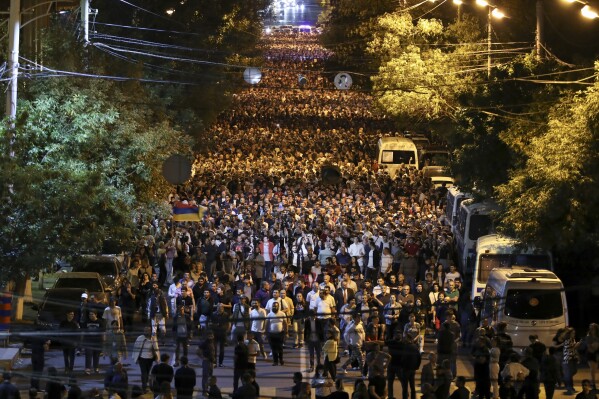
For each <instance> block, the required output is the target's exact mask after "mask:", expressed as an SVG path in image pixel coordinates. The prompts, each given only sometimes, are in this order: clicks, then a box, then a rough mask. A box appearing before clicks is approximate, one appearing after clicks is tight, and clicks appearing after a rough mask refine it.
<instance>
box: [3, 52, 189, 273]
mask: <svg viewBox="0 0 599 399" xmlns="http://www.w3.org/2000/svg"><path fill="white" fill-rule="evenodd" d="M71 44H72V45H73V47H72V48H77V46H76V45H74V44H73V43H71ZM60 49H62V47H54V48H52V47H50V48H48V53H47V55H48V57H49V59H54V60H55V61H56V62H58V61H57V58H53V57H54V55H56V53H54V52H55V51H57V50H60ZM71 51H76V50H71ZM78 51H81V49H79V50H78ZM65 58H70V57H68V56H67V57H65ZM74 58H75V57H73V59H74ZM90 72H91V73H92V74H93V73H94V72H97V71H94V70H90ZM127 88H128V87H127V86H126V85H125V84H123V83H119V82H111V81H100V80H95V79H86V78H67V79H65V78H57V77H46V78H45V79H37V80H35V81H32V82H29V83H28V84H27V85H26V87H24V88H23V90H22V91H21V93H22V95H23V97H22V98H23V99H22V100H21V101H20V102H19V106H18V110H19V114H18V119H17V123H16V129H15V131H14V136H12V137H14V142H12V140H11V136H10V135H9V134H7V131H6V129H7V128H6V127H5V125H3V127H2V132H1V137H2V139H1V141H0V170H1V172H0V184H1V187H2V199H3V201H1V203H0V214H1V215H2V220H5V221H6V223H3V224H2V225H1V226H0V229H1V232H0V264H2V266H3V269H2V270H3V274H2V279H3V280H5V281H6V280H7V279H18V278H19V277H22V276H24V275H25V274H26V273H32V272H36V271H38V270H40V269H42V268H45V267H47V266H49V265H51V264H52V263H53V261H54V260H55V259H57V258H59V257H70V256H73V255H75V254H78V253H81V252H96V251H99V250H100V249H101V247H102V244H103V242H104V241H105V240H107V239H112V240H117V241H118V240H120V241H127V240H130V239H131V238H132V237H134V236H135V226H134V224H133V222H132V220H133V214H134V211H135V210H136V209H138V208H144V209H146V208H148V207H151V206H156V205H158V206H159V205H160V204H163V198H166V194H167V192H168V191H169V187H168V184H167V183H166V181H165V180H164V179H163V178H162V177H161V166H162V162H163V160H164V159H166V158H167V157H168V156H169V155H171V154H172V153H183V154H190V153H191V140H190V138H189V137H188V136H186V135H185V134H183V133H182V132H180V131H178V130H176V129H174V128H173V127H172V125H171V124H170V123H169V121H168V120H167V119H165V118H164V115H163V114H161V113H157V112H155V111H154V110H152V109H151V108H146V107H139V106H138V105H137V102H138V101H139V100H138V96H139V97H143V96H144V94H148V93H147V92H144V90H143V88H140V87H138V88H137V92H135V93H134V95H131V94H132V93H130V92H127V90H126V89H127ZM148 96H149V97H150V96H151V95H149V94H148ZM11 152H14V156H11V155H10V154H11Z"/></svg>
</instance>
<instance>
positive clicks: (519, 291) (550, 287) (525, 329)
mask: <svg viewBox="0 0 599 399" xmlns="http://www.w3.org/2000/svg"><path fill="white" fill-rule="evenodd" d="M483 320H487V321H488V323H489V325H491V326H495V325H496V324H497V323H500V322H505V323H506V324H507V330H506V332H507V333H508V334H509V335H510V336H511V337H512V341H513V343H514V347H525V346H528V345H529V344H530V341H529V339H528V336H529V335H531V334H536V335H538V336H539V340H540V341H541V342H543V343H544V344H545V345H547V346H550V345H551V341H552V339H553V337H554V336H555V333H556V332H557V330H559V329H560V328H564V327H566V326H567V325H568V305H567V303H566V293H565V292H564V285H563V284H562V282H561V280H560V279H559V278H558V277H557V276H556V275H555V274H554V273H553V272H551V271H549V270H540V269H531V268H524V267H514V268H510V269H494V270H492V271H491V273H490V274H489V279H488V281H487V285H486V287H485V292H484V295H483V298H482V304H481V309H480V321H481V325H482V322H483Z"/></svg>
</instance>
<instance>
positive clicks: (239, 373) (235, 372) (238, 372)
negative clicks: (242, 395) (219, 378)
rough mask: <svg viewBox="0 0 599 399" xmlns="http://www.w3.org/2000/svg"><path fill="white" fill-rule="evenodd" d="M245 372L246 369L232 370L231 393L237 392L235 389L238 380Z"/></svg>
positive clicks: (237, 385)
mask: <svg viewBox="0 0 599 399" xmlns="http://www.w3.org/2000/svg"><path fill="white" fill-rule="evenodd" d="M246 372H247V369H246V368H237V367H235V368H234V369H233V392H235V391H237V388H238V387H239V380H240V379H241V377H242V376H243V375H244V374H245V373H246Z"/></svg>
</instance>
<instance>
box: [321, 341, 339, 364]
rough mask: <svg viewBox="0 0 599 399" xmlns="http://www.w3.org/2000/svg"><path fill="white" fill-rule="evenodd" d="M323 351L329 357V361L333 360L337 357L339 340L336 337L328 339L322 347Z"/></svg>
mask: <svg viewBox="0 0 599 399" xmlns="http://www.w3.org/2000/svg"><path fill="white" fill-rule="evenodd" d="M322 351H323V352H324V354H325V356H328V357H329V361H330V362H332V361H334V360H335V359H337V354H338V352H337V341H335V340H334V339H328V340H327V342H325V343H324V346H323V347H322Z"/></svg>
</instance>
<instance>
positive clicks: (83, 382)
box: [13, 326, 589, 398]
mask: <svg viewBox="0 0 599 399" xmlns="http://www.w3.org/2000/svg"><path fill="white" fill-rule="evenodd" d="M140 327H141V326H140ZM135 337H136V334H133V335H131V336H129V337H128V346H129V348H131V347H132V345H133V342H134V340H135ZM197 342H198V341H197V340H196V339H194V340H193V341H192V344H191V345H190V348H189V358H190V365H191V366H192V367H194V368H195V370H196V373H197V375H198V379H197V384H198V385H199V384H200V382H201V361H200V360H199V358H198V356H197V355H196V353H195V352H196V347H197ZM291 343H292V342H291V341H288V345H287V346H288V347H287V348H286V349H285V351H284V352H285V365H284V366H276V367H275V366H273V365H272V360H271V359H268V360H265V359H259V360H258V364H257V368H256V373H257V382H258V384H259V385H260V387H261V396H262V397H269V398H275V397H280V398H289V397H291V386H292V385H293V382H292V376H293V373H294V372H296V371H301V372H302V373H303V375H304V378H305V379H307V380H309V379H310V378H311V376H312V374H311V373H309V372H308V367H309V355H308V351H307V350H306V349H305V348H304V349H292V348H291V346H290V344H291ZM434 347H435V345H434V342H432V340H427V342H426V344H425V351H432V350H434ZM267 349H268V345H267ZM174 350H175V346H174V343H173V341H171V342H169V341H168V340H167V342H166V345H164V346H161V351H162V353H169V354H170V355H171V358H172V357H174ZM130 352H131V351H130ZM461 352H462V353H460V355H459V357H458V375H462V376H465V377H466V378H467V379H468V384H467V386H468V387H469V388H470V389H471V391H472V390H473V389H474V382H473V381H472V376H473V372H472V365H471V362H470V357H469V356H468V354H467V351H466V350H461ZM46 355H47V357H46V367H48V366H54V367H56V368H57V369H58V370H59V372H62V371H63V370H64V363H63V358H62V351H61V350H60V348H52V349H51V350H50V351H48V352H47V354H46ZM343 361H344V359H343V358H342V362H343ZM84 362H85V356H84V355H83V353H82V354H81V355H80V356H77V358H76V360H75V371H74V377H75V378H76V380H77V382H78V384H79V386H80V387H81V389H82V390H83V391H87V390H89V389H91V388H93V387H100V388H101V387H102V385H103V373H104V371H105V370H106V368H107V366H108V359H107V358H101V359H100V364H101V366H100V368H101V370H100V373H99V374H93V373H92V375H90V376H87V375H85V373H84V366H85V364H84ZM425 363H426V360H423V364H425ZM125 364H126V365H127V366H126V370H127V372H128V375H129V383H130V386H132V385H140V381H141V380H140V371H139V368H138V366H137V365H136V364H134V361H133V360H131V358H129V359H127V361H126V362H125ZM30 371H31V361H30V353H29V351H28V349H27V348H25V349H24V350H22V352H21V356H20V359H19V361H18V362H17V363H16V364H15V367H14V375H15V377H14V378H13V382H15V383H16V384H17V386H18V387H19V388H20V389H21V390H27V389H28V388H29V377H30ZM214 375H215V376H216V377H217V379H218V383H217V384H218V386H219V387H220V388H221V390H222V391H223V393H231V391H232V386H233V346H232V345H230V346H228V347H226V350H225V361H224V367H223V368H215V369H214ZM588 376H589V370H588V368H582V369H581V370H580V371H579V372H578V374H577V375H576V377H575V381H576V386H577V390H580V381H581V380H582V379H583V378H588ZM338 377H342V378H344V379H345V382H346V390H348V391H351V388H352V387H353V382H354V380H355V379H356V378H360V373H359V372H357V371H349V372H348V374H346V375H343V374H338ZM63 378H64V381H65V383H66V382H67V381H68V377H66V376H64V377H63ZM416 378H417V379H416V381H417V388H418V389H419V373H417V377H416ZM196 389H197V386H196ZM394 389H395V392H401V386H400V384H399V382H396V383H395V387H394ZM564 392H565V391H564V390H560V389H558V390H557V391H556V394H555V396H554V397H555V398H561V397H562V396H565V395H564ZM24 393H25V392H24ZM396 397H397V394H396ZM541 397H542V398H544V397H545V395H544V390H543V389H541Z"/></svg>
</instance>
